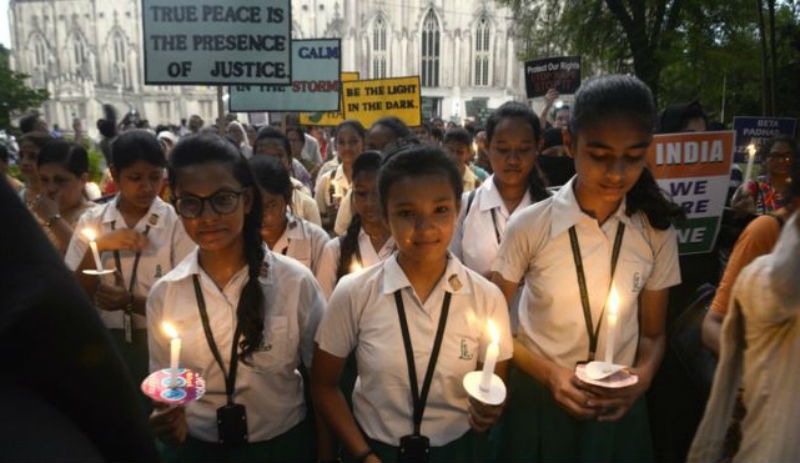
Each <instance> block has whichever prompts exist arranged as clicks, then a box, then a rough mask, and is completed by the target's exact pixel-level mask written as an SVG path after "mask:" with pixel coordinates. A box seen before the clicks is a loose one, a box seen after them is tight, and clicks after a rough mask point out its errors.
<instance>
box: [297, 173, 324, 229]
mask: <svg viewBox="0 0 800 463" xmlns="http://www.w3.org/2000/svg"><path fill="white" fill-rule="evenodd" d="M289 179H290V180H291V182H292V186H293V187H294V188H293V189H292V212H294V214H295V215H297V216H298V217H302V218H304V219H306V220H308V221H309V222H311V223H313V224H315V225H320V226H322V219H321V218H320V216H319V207H317V202H316V201H314V198H312V197H311V193H309V192H308V188H306V186H305V185H303V184H302V183H301V182H300V181H299V180H297V179H296V178H294V177H289Z"/></svg>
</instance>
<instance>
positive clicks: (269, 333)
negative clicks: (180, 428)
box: [147, 250, 325, 442]
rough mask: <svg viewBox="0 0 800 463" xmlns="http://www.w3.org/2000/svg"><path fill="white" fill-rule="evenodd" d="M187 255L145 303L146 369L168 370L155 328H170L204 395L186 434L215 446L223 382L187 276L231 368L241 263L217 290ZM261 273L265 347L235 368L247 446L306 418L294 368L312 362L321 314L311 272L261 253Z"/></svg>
mask: <svg viewBox="0 0 800 463" xmlns="http://www.w3.org/2000/svg"><path fill="white" fill-rule="evenodd" d="M197 256H198V251H197V250H195V251H193V252H192V253H191V254H189V255H188V256H187V257H186V259H184V260H183V262H181V263H180V264H179V265H178V266H177V267H176V268H175V270H173V271H172V272H170V273H168V274H167V275H165V276H164V278H162V279H161V280H160V281H158V283H156V285H155V286H153V290H152V291H151V292H150V297H149V298H148V299H147V323H148V330H147V331H148V338H149V346H150V370H151V371H156V370H158V369H161V368H167V367H169V360H170V342H169V341H170V340H169V338H167V337H166V336H165V335H164V334H163V333H162V332H161V329H160V325H161V322H162V321H165V320H168V321H170V322H172V323H174V324H175V327H176V328H177V330H178V332H179V333H180V336H181V339H182V341H183V349H182V350H181V358H180V364H181V366H182V367H186V368H190V369H192V370H194V371H196V372H198V373H200V374H201V375H202V376H203V377H204V378H205V380H206V394H205V395H204V396H203V398H202V399H200V400H198V401H196V402H193V403H191V404H189V405H188V406H187V407H186V421H187V423H188V425H189V434H191V435H192V436H193V437H196V438H197V439H200V440H203V441H207V442H217V438H218V433H217V409H218V408H219V407H221V406H222V405H224V404H225V403H226V395H225V379H224V375H223V373H222V370H220V367H219V365H218V364H217V362H216V361H215V360H214V355H213V354H212V353H211V349H210V347H209V346H208V341H207V340H206V337H205V334H204V331H203V323H202V320H201V318H200V312H199V309H198V305H197V298H196V296H195V291H194V283H193V281H192V280H193V277H192V276H193V275H199V278H200V287H201V289H202V291H203V297H204V298H205V303H206V307H207V311H208V318H209V323H210V326H211V331H212V332H213V335H214V340H215V342H216V344H217V347H218V349H219V352H220V355H221V356H222V359H223V362H224V364H225V368H226V371H227V369H228V368H229V365H230V354H231V341H232V338H233V332H234V329H235V327H236V308H237V306H238V304H239V296H240V295H241V292H242V288H243V287H244V285H245V284H246V283H247V281H248V280H249V278H248V275H247V270H248V269H247V266H245V267H242V269H241V270H240V271H239V272H237V273H236V274H235V275H234V276H233V277H232V278H231V280H230V281H229V282H228V284H227V285H225V287H224V288H223V289H222V290H220V289H219V288H218V287H217V286H216V284H215V283H214V282H213V280H211V278H210V277H209V276H208V274H206V272H205V271H204V270H203V269H202V268H200V265H199V264H198V261H197ZM264 268H265V269H266V276H261V277H259V283H260V284H261V288H262V290H263V292H264V302H265V306H264V311H265V312H266V314H267V315H266V317H265V321H264V346H263V347H261V348H260V349H259V350H258V351H257V352H255V353H254V354H253V355H252V356H251V358H250V363H251V364H250V365H247V364H246V363H241V362H240V363H239V367H238V371H237V374H236V388H235V392H234V401H235V402H236V403H239V404H243V405H244V406H245V407H246V409H247V428H248V435H249V440H250V442H260V441H265V440H269V439H272V438H274V437H276V436H279V435H281V434H283V433H284V432H286V431H288V430H289V429H291V428H292V427H294V426H295V425H297V423H299V422H300V421H301V420H303V419H304V417H305V414H306V405H305V401H304V398H303V381H302V378H301V376H300V373H299V372H298V371H297V367H298V365H299V364H300V362H301V360H302V362H303V364H304V365H309V366H310V365H311V360H312V354H313V349H314V332H315V331H316V329H317V325H318V324H319V320H320V318H321V316H322V313H323V311H324V304H325V302H324V300H323V298H322V295H321V294H320V291H319V286H318V285H317V284H316V282H315V281H314V278H313V277H312V275H311V272H310V271H309V270H308V269H307V268H305V267H303V266H302V265H300V264H299V263H298V262H296V261H294V260H293V259H290V258H288V257H284V256H281V255H278V254H275V253H272V252H269V251H267V252H266V255H265V257H264Z"/></svg>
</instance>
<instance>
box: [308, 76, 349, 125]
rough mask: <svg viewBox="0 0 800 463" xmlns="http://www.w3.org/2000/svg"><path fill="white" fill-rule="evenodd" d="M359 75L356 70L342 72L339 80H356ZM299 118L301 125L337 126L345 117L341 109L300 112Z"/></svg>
mask: <svg viewBox="0 0 800 463" xmlns="http://www.w3.org/2000/svg"><path fill="white" fill-rule="evenodd" d="M359 77H360V75H359V74H358V73H357V72H343V73H342V74H341V81H342V82H349V81H352V80H358V78H359ZM342 108H344V103H342ZM299 120H300V124H302V125H320V126H337V125H339V124H340V123H341V122H342V121H344V120H345V117H344V114H343V112H342V111H330V112H314V113H300V115H299Z"/></svg>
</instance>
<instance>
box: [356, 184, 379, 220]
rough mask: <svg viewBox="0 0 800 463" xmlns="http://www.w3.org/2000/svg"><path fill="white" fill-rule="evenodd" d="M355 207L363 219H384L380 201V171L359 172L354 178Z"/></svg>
mask: <svg viewBox="0 0 800 463" xmlns="http://www.w3.org/2000/svg"><path fill="white" fill-rule="evenodd" d="M352 198H353V209H355V211H356V212H357V213H358V215H360V216H361V220H363V221H364V222H368V223H376V222H380V221H381V220H382V217H381V206H380V203H379V202H378V172H359V173H358V175H357V176H356V177H355V178H353V196H352Z"/></svg>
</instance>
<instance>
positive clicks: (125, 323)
mask: <svg viewBox="0 0 800 463" xmlns="http://www.w3.org/2000/svg"><path fill="white" fill-rule="evenodd" d="M116 228H117V221H116V220H112V221H111V230H112V231H114V230H116ZM148 233H150V225H146V226H145V227H144V236H147V234H148ZM141 257H142V251H136V255H135V257H134V258H133V268H131V281H130V284H128V294H130V295H131V300H130V301H129V302H128V305H127V306H125V310H124V311H123V313H122V328H123V331H124V332H125V342H127V343H128V344H131V343H133V290H134V289H135V287H136V275H137V273H138V272H139V259H140V258H141ZM114 263H115V264H116V265H117V270H118V271H119V274H120V276H122V258H120V256H119V250H118V249H115V250H114ZM124 281H125V279H124V278H123V283H124Z"/></svg>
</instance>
